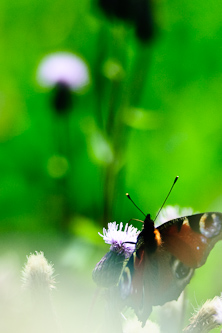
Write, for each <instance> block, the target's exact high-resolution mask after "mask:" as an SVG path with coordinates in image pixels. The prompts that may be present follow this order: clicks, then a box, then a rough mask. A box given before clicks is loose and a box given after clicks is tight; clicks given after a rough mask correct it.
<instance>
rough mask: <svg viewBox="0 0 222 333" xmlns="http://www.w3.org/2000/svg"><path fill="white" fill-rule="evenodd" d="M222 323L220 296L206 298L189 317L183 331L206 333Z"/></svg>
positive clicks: (221, 300)
mask: <svg viewBox="0 0 222 333" xmlns="http://www.w3.org/2000/svg"><path fill="white" fill-rule="evenodd" d="M221 324H222V297H218V296H216V297H214V298H213V299H212V300H207V301H206V302H205V303H204V305H203V306H202V307H201V309H200V310H199V311H198V312H197V313H195V314H194V315H193V316H192V318H191V319H190V325H188V326H187V327H186V328H185V329H184V332H189V333H191V332H192V333H207V332H210V331H211V330H212V329H214V328H216V327H218V326H219V325H221Z"/></svg>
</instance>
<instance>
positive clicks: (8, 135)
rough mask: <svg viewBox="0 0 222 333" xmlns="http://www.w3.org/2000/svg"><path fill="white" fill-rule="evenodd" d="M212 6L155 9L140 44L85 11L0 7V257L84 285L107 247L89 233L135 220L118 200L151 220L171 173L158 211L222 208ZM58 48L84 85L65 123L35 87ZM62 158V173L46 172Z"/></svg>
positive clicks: (218, 68) (220, 55)
mask: <svg viewBox="0 0 222 333" xmlns="http://www.w3.org/2000/svg"><path fill="white" fill-rule="evenodd" d="M221 6H222V5H221V2H220V1H219V0H216V1H214V2H209V1H206V0H204V1H199V0H196V1H191V0H186V1H180V2H178V1H167V0H162V1H161V0H160V1H155V2H154V3H153V16H154V26H155V35H154V37H153V39H152V40H151V41H149V42H147V43H141V42H140V41H138V40H137V38H136V37H135V33H134V29H133V27H132V26H131V25H129V24H125V23H124V22H122V21H115V20H114V21H112V20H109V19H107V18H106V16H105V15H103V13H102V11H100V10H99V9H98V6H97V3H96V2H93V1H89V0H82V1H70V0H64V1H61V0H60V1H58V0H54V1H51V0H44V1H42V0H39V1H37V2H36V1H26V0H18V1H10V2H8V1H6V0H2V1H1V2H0V13H1V14H0V17H1V18H0V22H1V28H0V36H1V37H0V40H1V52H0V68H1V71H0V73H1V80H0V207H1V209H0V239H1V241H0V243H1V245H0V248H1V250H2V254H4V253H6V252H8V251H11V252H13V253H17V254H19V256H20V259H19V260H20V262H21V263H22V260H23V259H24V258H25V255H26V254H28V253H29V252H34V251H35V250H42V251H44V252H45V254H46V257H48V259H50V260H53V261H55V262H58V266H59V265H60V266H59V267H60V268H61V267H63V266H62V265H64V266H65V265H67V266H68V267H72V268H73V271H72V272H74V271H78V272H79V273H78V274H80V275H81V274H82V275H85V276H87V277H88V278H87V281H88V282H87V283H90V282H89V281H90V279H91V275H90V274H91V273H90V272H91V270H92V268H93V266H94V265H95V264H96V262H97V260H98V259H99V258H100V256H101V255H103V254H105V251H107V250H108V246H107V247H105V245H103V244H102V240H101V239H99V238H100V237H99V236H98V235H97V232H98V231H101V230H102V227H103V226H106V225H107V223H108V222H109V221H117V222H120V221H123V222H125V223H126V222H128V221H129V220H130V218H132V217H135V218H142V216H141V214H140V213H139V211H136V209H135V207H134V206H133V205H132V204H131V203H130V202H129V200H127V199H126V197H125V193H126V192H129V193H130V195H131V196H132V198H133V199H134V200H135V201H136V203H137V204H138V205H139V207H140V208H141V209H142V210H143V211H144V212H145V213H151V216H152V217H154V216H155V214H156V212H157V211H158V209H159V208H160V206H161V204H162V202H163V200H164V199H165V196H166V194H167V192H168V190H169V188H170V186H171V184H172V182H173V180H174V178H175V176H176V175H179V176H180V178H179V181H178V183H177V185H176V187H175V188H174V190H173V192H172V194H171V196H170V198H169V199H168V202H167V203H168V204H172V205H174V204H179V205H180V206H181V207H187V206H189V207H192V208H193V209H194V210H195V211H199V212H202V211H203V212H204V211H221V201H222V170H221V167H222V135H221V134H222V116H221V111H222V110H221V108H222V107H221V104H222V103H221V99H222V98H221V96H222V94H221V89H222V48H221V36H222V25H221V19H222V14H221V13H222V10H221V9H222V8H221ZM57 51H68V52H73V53H75V54H77V55H79V56H81V57H82V58H83V59H84V60H85V62H86V63H87V65H88V68H89V71H90V77H91V83H90V86H89V87H88V89H87V91H86V92H85V93H84V94H80V95H75V94H73V100H74V105H73V109H72V112H70V113H69V114H68V115H64V116H63V115H62V116H58V115H56V114H55V112H54V111H53V110H52V108H51V107H50V100H51V98H52V93H53V92H52V91H49V90H47V89H43V88H41V87H40V86H39V85H38V83H37V81H36V71H37V68H38V65H39V63H40V61H41V60H42V58H43V57H44V56H45V55H47V54H49V53H54V52H57ZM58 147H60V148H61V147H62V148H61V149H62V150H60V151H59V148H58ZM61 151H62V153H63V154H62V156H63V157H64V158H65V166H67V165H68V167H67V168H66V167H65V169H63V167H61V166H60V164H59V162H58V161H57V162H55V163H52V165H51V164H50V161H51V159H52V157H53V156H58V154H60V155H61ZM61 168H62V171H61ZM64 170H65V171H64ZM60 171H61V172H60ZM63 171H64V172H63ZM136 226H139V225H136ZM139 227H140V226H139ZM221 251H222V245H221V244H218V245H217V246H216V248H215V249H214V250H213V251H212V253H211V255H210V258H209V260H208V262H207V264H206V265H205V266H204V267H203V268H201V269H199V270H198V271H197V273H196V275H195V277H194V278H193V280H192V282H191V284H190V286H189V289H188V294H189V296H190V299H191V300H190V302H191V303H192V304H193V306H194V307H196V305H197V304H198V305H199V304H200V303H201V302H202V301H204V300H206V299H207V298H210V297H213V296H215V295H219V294H220V292H221V274H222V268H221ZM60 275H61V272H60ZM92 289H93V284H92ZM191 311H192V307H191Z"/></svg>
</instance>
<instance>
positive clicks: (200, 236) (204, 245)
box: [157, 212, 222, 268]
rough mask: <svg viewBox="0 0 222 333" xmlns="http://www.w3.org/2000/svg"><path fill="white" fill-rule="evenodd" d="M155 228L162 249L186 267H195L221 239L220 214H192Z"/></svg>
mask: <svg viewBox="0 0 222 333" xmlns="http://www.w3.org/2000/svg"><path fill="white" fill-rule="evenodd" d="M157 229H158V230H159V232H160V235H161V240H162V244H163V247H164V249H166V250H167V251H169V252H170V253H171V254H172V255H174V256H175V257H176V258H177V259H179V260H180V261H181V262H182V263H183V264H185V265H187V266H188V267H192V268H197V267H200V266H202V265H203V264H204V263H205V261H206V259H207V257H208V255H209V253H210V251H211V249H212V248H213V247H214V245H215V244H216V242H217V241H218V240H220V239H222V214H221V213H213V212H210V213H204V214H194V215H191V216H187V217H181V218H179V219H175V220H172V221H169V222H167V223H164V224H162V225H161V226H159V227H158V228H157Z"/></svg>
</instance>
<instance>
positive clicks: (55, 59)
mask: <svg viewBox="0 0 222 333" xmlns="http://www.w3.org/2000/svg"><path fill="white" fill-rule="evenodd" d="M37 80H38V82H39V84H40V85H41V86H43V87H54V86H55V85H57V84H58V83H63V84H65V85H67V86H68V87H69V88H70V90H73V91H78V90H81V89H82V88H83V87H85V86H86V85H88V84H89V72H88V68H87V65H86V64H85V62H84V61H83V60H82V59H81V58H80V57H78V56H76V55H75V54H72V53H69V52H57V53H53V54H50V55H48V56H46V57H45V58H44V59H43V60H42V61H41V63H40V65H39V67H38V70H37Z"/></svg>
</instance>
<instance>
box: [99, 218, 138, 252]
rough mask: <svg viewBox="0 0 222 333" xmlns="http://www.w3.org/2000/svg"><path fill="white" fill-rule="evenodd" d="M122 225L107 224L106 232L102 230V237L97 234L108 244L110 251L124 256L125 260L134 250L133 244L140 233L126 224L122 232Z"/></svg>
mask: <svg viewBox="0 0 222 333" xmlns="http://www.w3.org/2000/svg"><path fill="white" fill-rule="evenodd" d="M122 229H123V223H122V222H120V225H119V224H116V222H110V223H108V230H106V229H105V228H103V235H102V234H101V233H100V232H98V234H99V235H100V236H101V237H102V238H103V240H104V241H105V243H107V244H110V245H111V246H110V251H113V252H117V253H118V254H124V256H125V257H126V258H129V256H130V255H131V254H132V252H133V251H134V250H135V244H136V241H137V236H138V235H139V233H140V231H138V230H137V228H135V227H133V226H132V225H130V226H129V225H128V223H126V225H125V228H124V230H122Z"/></svg>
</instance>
